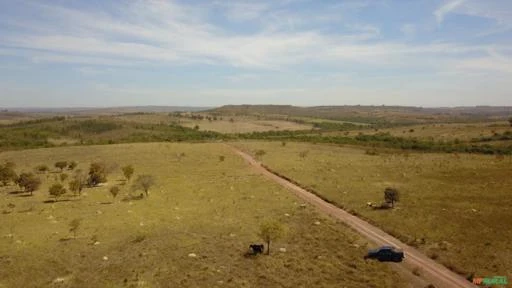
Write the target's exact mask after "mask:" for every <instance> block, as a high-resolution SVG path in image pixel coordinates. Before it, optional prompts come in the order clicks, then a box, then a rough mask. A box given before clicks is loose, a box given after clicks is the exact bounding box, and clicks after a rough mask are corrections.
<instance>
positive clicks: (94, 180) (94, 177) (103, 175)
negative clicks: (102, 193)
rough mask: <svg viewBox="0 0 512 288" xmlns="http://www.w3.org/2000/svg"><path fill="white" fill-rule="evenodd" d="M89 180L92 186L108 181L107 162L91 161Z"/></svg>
mask: <svg viewBox="0 0 512 288" xmlns="http://www.w3.org/2000/svg"><path fill="white" fill-rule="evenodd" d="M87 182H88V184H89V186H91V187H94V186H96V185H98V184H100V183H105V182H107V167H106V166H105V163H102V162H96V163H91V166H90V167H89V178H88V181H87Z"/></svg>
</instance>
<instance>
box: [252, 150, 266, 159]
mask: <svg viewBox="0 0 512 288" xmlns="http://www.w3.org/2000/svg"><path fill="white" fill-rule="evenodd" d="M265 154H267V152H265V150H261V149H260V150H258V151H256V153H255V155H256V158H258V159H261V157H263V156H264V155H265Z"/></svg>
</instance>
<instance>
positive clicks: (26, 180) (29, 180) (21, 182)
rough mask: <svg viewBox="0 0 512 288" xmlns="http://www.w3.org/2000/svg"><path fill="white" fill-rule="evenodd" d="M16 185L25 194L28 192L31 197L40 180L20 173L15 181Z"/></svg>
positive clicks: (30, 174)
mask: <svg viewBox="0 0 512 288" xmlns="http://www.w3.org/2000/svg"><path fill="white" fill-rule="evenodd" d="M16 184H18V186H20V187H21V188H23V189H24V190H25V191H26V192H29V193H30V195H33V192H34V191H36V190H37V189H39V186H41V179H39V178H38V177H37V176H35V175H34V174H33V173H21V174H20V176H19V177H18V179H17V180H16Z"/></svg>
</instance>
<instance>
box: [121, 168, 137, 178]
mask: <svg viewBox="0 0 512 288" xmlns="http://www.w3.org/2000/svg"><path fill="white" fill-rule="evenodd" d="M121 170H123V175H124V178H126V181H130V179H131V178H132V175H133V172H135V169H133V166H132V165H127V166H124V167H123V168H121Z"/></svg>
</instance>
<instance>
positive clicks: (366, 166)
mask: <svg viewBox="0 0 512 288" xmlns="http://www.w3.org/2000/svg"><path fill="white" fill-rule="evenodd" d="M237 146H239V147H241V148H242V149H245V150H248V151H252V152H254V151H256V150H258V149H263V150H265V151H266V154H265V156H263V163H265V164H267V165H268V166H269V167H271V168H272V169H274V170H276V171H278V172H280V173H282V174H284V175H285V176H287V177H289V178H291V179H294V180H296V181H297V182H299V183H301V184H303V185H305V186H308V187H311V188H313V189H315V190H316V191H317V192H318V193H319V194H321V195H322V196H323V197H325V198H327V199H329V200H331V201H333V202H335V203H337V204H338V205H340V206H343V207H345V208H346V209H349V210H353V211H355V212H357V213H359V214H360V215H362V216H363V217H365V218H367V219H370V220H371V221H373V222H374V223H376V224H377V225H378V226H380V227H382V228H384V229H385V230H386V231H388V232H391V233H392V234H394V235H400V238H402V239H403V240H405V241H406V242H408V243H410V244H411V245H415V246H418V247H419V248H420V249H421V250H423V251H424V252H425V253H427V254H428V255H430V256H431V257H432V258H436V259H437V260H438V261H439V262H441V263H444V264H445V265H447V266H449V267H450V266H451V267H453V268H454V269H456V270H459V271H461V272H465V273H467V274H470V273H472V272H473V273H475V275H477V276H480V275H483V276H485V275H507V276H508V277H509V278H510V277H512V272H511V271H512V270H511V269H512V250H510V247H509V246H510V239H512V221H510V219H512V209H511V208H510V207H512V198H511V197H510V192H511V191H512V178H511V177H510V175H512V158H511V157H510V156H507V157H496V156H484V155H469V154H460V155H457V154H426V153H425V154H420V153H408V152H401V151H394V152H393V151H387V152H385V153H383V152H382V151H381V154H380V155H376V156H371V155H366V154H365V150H364V149H359V148H349V147H336V146H330V145H312V144H301V143H287V145H286V146H284V147H283V146H282V145H281V143H268V142H246V143H239V144H237ZM303 151H308V152H309V153H307V154H306V153H301V152H303ZM301 154H302V155H303V156H305V157H301V156H300V155H301ZM386 187H396V188H398V189H399V191H400V192H401V201H400V202H399V204H398V208H396V209H394V210H373V209H371V208H368V207H367V206H366V203H367V202H369V201H371V202H376V203H379V204H380V203H381V202H383V200H384V193H383V191H384V189H385V188H386Z"/></svg>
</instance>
